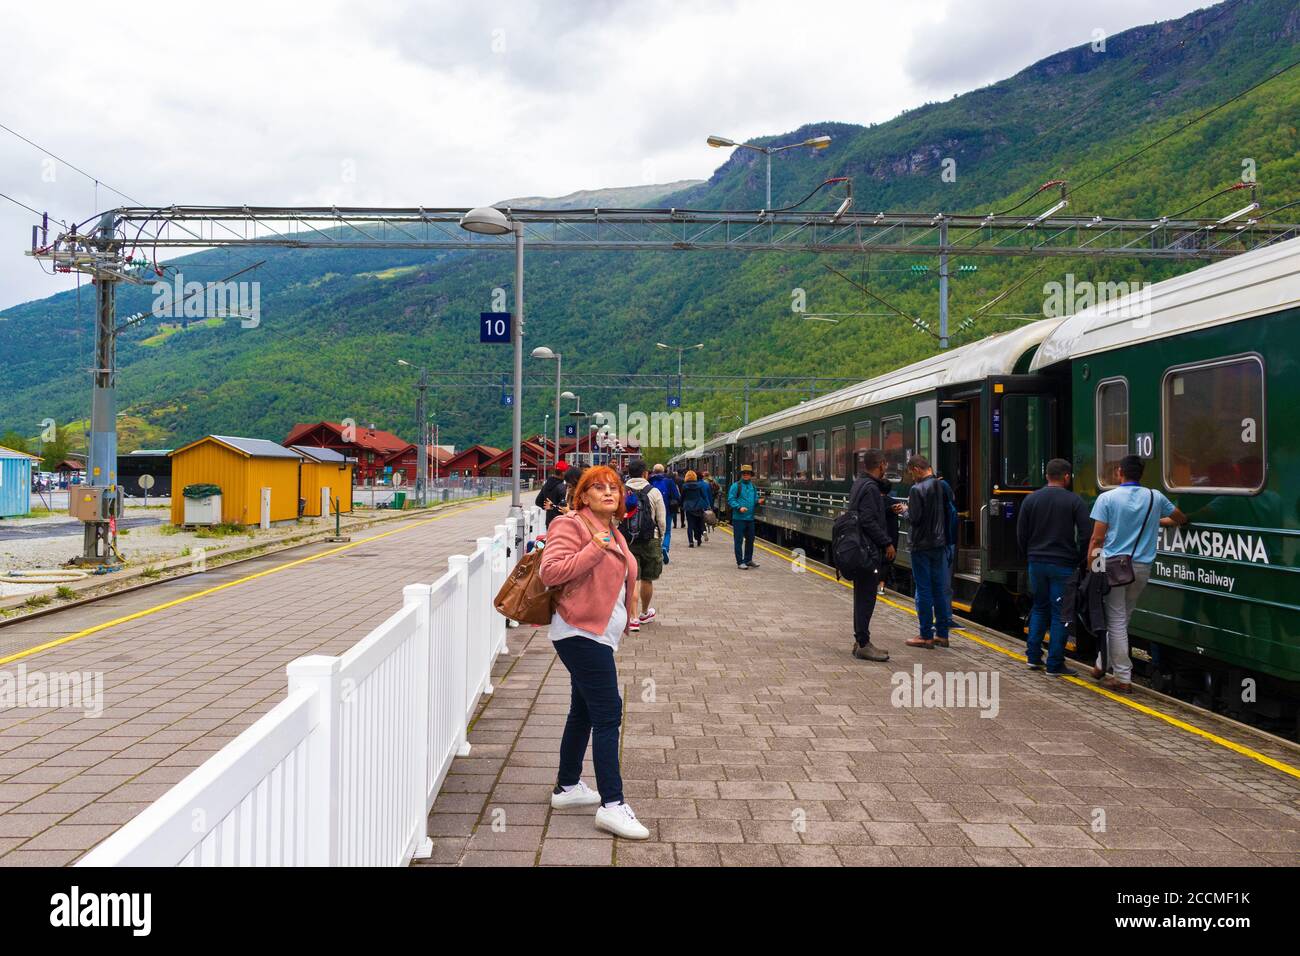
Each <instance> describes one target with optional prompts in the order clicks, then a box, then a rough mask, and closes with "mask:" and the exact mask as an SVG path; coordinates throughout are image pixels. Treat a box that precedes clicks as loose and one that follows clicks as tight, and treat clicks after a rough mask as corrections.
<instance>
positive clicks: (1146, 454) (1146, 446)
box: [1137, 432, 1156, 458]
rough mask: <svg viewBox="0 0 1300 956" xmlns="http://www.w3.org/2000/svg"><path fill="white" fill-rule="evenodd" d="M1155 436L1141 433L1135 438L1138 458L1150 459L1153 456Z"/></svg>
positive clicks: (1149, 433)
mask: <svg viewBox="0 0 1300 956" xmlns="http://www.w3.org/2000/svg"><path fill="white" fill-rule="evenodd" d="M1155 445H1156V442H1155V436H1153V435H1152V434H1151V432H1141V433H1139V434H1138V436H1137V455H1138V457H1139V458H1150V457H1151V456H1152V455H1154V454H1155Z"/></svg>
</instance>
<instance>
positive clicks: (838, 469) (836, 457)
mask: <svg viewBox="0 0 1300 956" xmlns="http://www.w3.org/2000/svg"><path fill="white" fill-rule="evenodd" d="M848 434H849V432H848V429H847V428H832V429H831V480H832V481H843V480H844V478H845V475H846V473H847V471H846V468H847V465H848V462H847V461H846V460H845V459H846V458H847V457H848V444H849V443H848Z"/></svg>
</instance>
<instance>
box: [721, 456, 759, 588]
mask: <svg viewBox="0 0 1300 956" xmlns="http://www.w3.org/2000/svg"><path fill="white" fill-rule="evenodd" d="M727 506H728V507H730V508H731V530H732V537H733V538H734V539H735V540H734V541H733V542H732V543H733V544H734V545H735V548H736V567H738V568H740V570H742V571H748V570H749V569H750V568H757V567H758V565H757V564H755V563H754V509H755V508H757V507H758V488H756V487H755V486H754V466H753V465H741V466H740V480H739V481H734V482H732V483H731V488H730V489H728V491H727Z"/></svg>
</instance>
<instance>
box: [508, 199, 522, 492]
mask: <svg viewBox="0 0 1300 956" xmlns="http://www.w3.org/2000/svg"><path fill="white" fill-rule="evenodd" d="M514 225H515V335H514V338H515V387H514V392H515V415H514V429H513V430H514V445H515V447H514V452H513V454H512V455H511V462H510V465H511V469H510V470H511V478H510V514H511V515H512V516H515V517H518V516H519V515H520V514H522V512H523V509H522V508H521V507H520V504H519V471H520V469H521V468H522V467H523V466H522V459H521V456H520V453H521V451H522V450H523V449H522V448H521V447H520V446H522V445H523V428H524V420H523V413H524V227H523V223H518V222H517V223H515V224H514Z"/></svg>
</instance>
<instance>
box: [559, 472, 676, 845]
mask: <svg viewBox="0 0 1300 956" xmlns="http://www.w3.org/2000/svg"><path fill="white" fill-rule="evenodd" d="M574 503H575V505H576V508H575V510H574V512H573V513H572V514H569V515H565V516H564V517H562V518H560V519H559V520H557V521H555V523H554V524H553V525H552V527H551V529H550V530H549V531H548V533H547V535H546V547H545V548H543V549H542V563H541V568H540V570H539V574H540V576H541V579H542V583H543V584H545V585H546V586H547V587H550V588H558V589H559V592H558V594H556V597H555V611H554V612H553V614H552V615H551V625H550V638H551V642H552V644H553V645H554V647H555V653H556V654H557V655H558V656H559V658H560V662H561V663H562V664H564V667H565V670H567V671H568V672H569V682H570V684H571V691H570V694H569V716H568V718H567V719H566V720H565V723H564V734H563V736H562V737H561V738H560V766H559V771H558V773H557V774H556V778H555V789H554V790H552V791H551V806H552V807H554V808H555V809H565V808H567V807H596V808H597V809H596V829H598V830H605V831H607V832H609V833H612V834H614V835H615V836H620V837H623V838H624V839H628V840H645V839H647V838H648V837H649V836H650V831H649V830H647V829H646V827H645V825H644V824H642V823H641V822H640V821H639V820H638V819H637V818H636V814H635V813H633V812H632V808H631V807H629V806H628V805H627V804H626V803H625V802H624V801H623V778H622V775H621V773H620V770H619V761H618V751H619V727H620V725H621V724H622V722H623V701H622V699H621V698H620V696H619V692H618V669H617V668H616V667H615V665H614V653H615V652H616V651H617V650H618V645H619V641H620V639H621V638H622V636H623V635H624V634H625V633H627V625H628V621H629V620H630V610H631V608H632V605H633V603H634V601H635V599H636V598H635V595H636V584H637V562H636V558H635V557H634V556H633V554H632V551H631V548H630V546H629V545H628V543H627V541H626V539H625V538H624V537H623V535H622V534H621V533H620V532H619V530H618V522H619V519H620V518H622V517H623V482H622V481H620V480H619V477H618V474H617V473H616V472H615V471H614V470H613V469H612V468H608V467H606V466H604V465H599V466H597V467H595V468H589V469H587V471H586V472H585V473H584V474H583V476H582V480H581V481H580V482H578V487H577V489H576V492H575V496H574ZM588 740H590V741H591V751H592V762H593V763H594V764H595V769H596V790H595V791H593V790H591V788H590V787H588V786H587V785H586V784H585V783H583V781H582V763H583V761H584V760H585V759H586V756H587V743H588Z"/></svg>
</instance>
